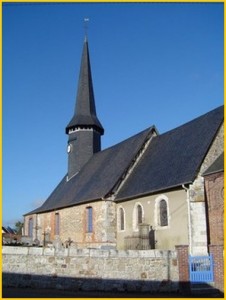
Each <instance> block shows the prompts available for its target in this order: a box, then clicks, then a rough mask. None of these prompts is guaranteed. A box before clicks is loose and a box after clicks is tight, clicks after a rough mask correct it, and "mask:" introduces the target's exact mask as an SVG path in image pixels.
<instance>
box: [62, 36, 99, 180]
mask: <svg viewBox="0 0 226 300" xmlns="http://www.w3.org/2000/svg"><path fill="white" fill-rule="evenodd" d="M66 134H68V179H70V178H71V177H72V176H74V175H75V174H77V173H78V172H79V171H80V170H81V168H82V167H83V166H84V165H85V164H86V162H87V161H88V160H89V159H90V158H91V157H92V156H93V154H94V153H96V152H99V151H100V150H101V135H103V134H104V128H103V127H102V125H101V123H100V121H99V120H98V118H97V115H96V106H95V99H94V92H93V82H92V74H91V66H90V58H89V48H88V40H87V37H85V40H84V45H83V51H82V60H81V67H80V74H79V81H78V89H77V97H76V103H75V111H74V115H73V117H72V119H71V121H70V122H69V124H68V125H67V127H66Z"/></svg>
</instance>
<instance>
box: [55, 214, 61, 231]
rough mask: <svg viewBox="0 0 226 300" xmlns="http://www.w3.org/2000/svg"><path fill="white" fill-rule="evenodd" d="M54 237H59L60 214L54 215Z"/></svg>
mask: <svg viewBox="0 0 226 300" xmlns="http://www.w3.org/2000/svg"><path fill="white" fill-rule="evenodd" d="M54 225H55V228H54V229H55V235H59V234H60V214H59V213H55V224H54Z"/></svg>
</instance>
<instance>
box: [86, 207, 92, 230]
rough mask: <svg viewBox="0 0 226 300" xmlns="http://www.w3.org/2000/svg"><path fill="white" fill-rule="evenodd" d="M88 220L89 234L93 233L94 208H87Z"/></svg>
mask: <svg viewBox="0 0 226 300" xmlns="http://www.w3.org/2000/svg"><path fill="white" fill-rule="evenodd" d="M86 218H87V222H86V224H87V228H86V230H87V232H93V208H92V207H87V208H86Z"/></svg>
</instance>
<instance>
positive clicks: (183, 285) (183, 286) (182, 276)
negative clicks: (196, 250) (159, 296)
mask: <svg viewBox="0 0 226 300" xmlns="http://www.w3.org/2000/svg"><path fill="white" fill-rule="evenodd" d="M176 251H177V255H178V271H179V282H180V286H179V287H180V290H181V291H182V292H185V293H189V292H190V279H189V264H188V260H189V258H188V245H178V246H176Z"/></svg>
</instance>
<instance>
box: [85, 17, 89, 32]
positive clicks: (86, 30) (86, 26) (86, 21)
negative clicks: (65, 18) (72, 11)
mask: <svg viewBox="0 0 226 300" xmlns="http://www.w3.org/2000/svg"><path fill="white" fill-rule="evenodd" d="M88 22H89V18H84V30H85V36H87V33H88Z"/></svg>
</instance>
